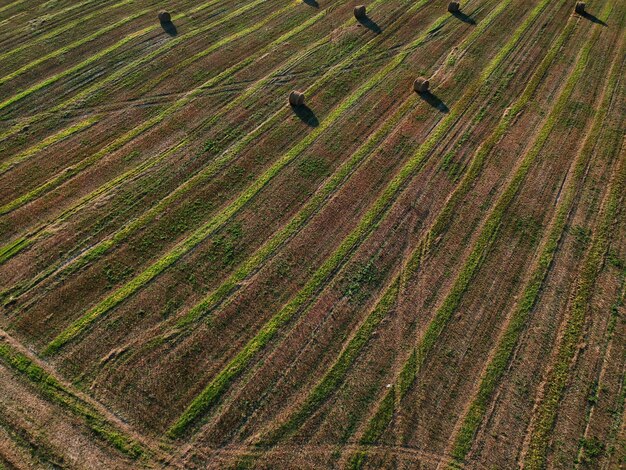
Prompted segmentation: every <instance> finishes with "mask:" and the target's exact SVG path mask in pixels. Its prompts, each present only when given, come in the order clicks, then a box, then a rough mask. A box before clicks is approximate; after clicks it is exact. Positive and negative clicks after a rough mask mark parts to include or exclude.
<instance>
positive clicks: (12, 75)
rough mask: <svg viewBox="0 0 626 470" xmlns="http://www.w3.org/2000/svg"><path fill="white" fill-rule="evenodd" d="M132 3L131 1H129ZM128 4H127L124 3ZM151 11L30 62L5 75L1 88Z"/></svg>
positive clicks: (127, 17) (130, 16)
mask: <svg viewBox="0 0 626 470" xmlns="http://www.w3.org/2000/svg"><path fill="white" fill-rule="evenodd" d="M129 1H130V0H129ZM124 3H127V2H124ZM149 11H150V10H148V9H146V10H141V11H138V12H136V13H133V14H132V15H128V16H126V17H124V18H122V19H121V20H119V21H117V22H115V23H112V24H109V25H107V26H105V27H104V28H102V29H99V30H98V31H96V32H95V33H93V34H90V35H89V36H86V37H84V38H82V39H79V40H78V41H75V42H73V43H71V44H68V45H67V46H64V47H63V48H61V49H57V50H55V51H52V52H50V53H48V54H45V55H43V56H41V57H38V58H37V59H35V60H33V61H32V62H29V63H28V64H25V65H23V66H22V67H20V68H18V69H17V70H14V71H13V72H11V73H9V74H8V75H5V76H4V77H2V78H0V86H2V85H4V84H5V83H7V82H8V81H10V80H13V79H14V78H17V77H19V76H20V75H22V74H23V73H25V72H27V71H28V70H30V69H32V68H34V67H36V66H38V65H39V64H41V63H43V62H45V61H47V60H50V59H54V58H55V57H58V56H60V55H63V54H67V53H68V52H69V51H71V50H72V49H76V48H77V47H80V46H82V45H83V44H87V43H88V42H90V41H93V40H94V39H97V38H99V37H100V36H102V35H104V34H106V33H108V32H109V31H112V30H114V29H116V28H119V27H120V26H122V25H124V24H126V23H129V22H131V21H134V20H136V19H137V18H139V17H140V16H142V15H145V14H146V13H148V12H149ZM97 13H98V15H100V14H101V13H100V12H97Z"/></svg>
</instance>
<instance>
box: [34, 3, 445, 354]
mask: <svg viewBox="0 0 626 470" xmlns="http://www.w3.org/2000/svg"><path fill="white" fill-rule="evenodd" d="M446 18H448V16H447V15H446V16H443V17H441V18H440V19H439V20H437V21H436V22H435V23H436V24H438V23H442V22H443V21H442V20H445V19H446ZM427 35H428V33H425V34H423V35H421V36H420V37H419V38H418V39H417V40H416V41H415V42H418V41H419V42H421V41H424V39H425V38H426V37H427ZM412 44H413V43H412ZM412 44H411V45H412ZM365 47H367V46H365ZM407 55H408V53H403V52H400V53H398V54H397V55H396V56H395V57H394V59H393V60H392V61H391V62H390V63H389V64H387V65H386V66H385V67H384V68H383V69H382V70H380V71H379V72H377V73H376V74H375V75H374V76H372V77H371V78H370V79H369V80H368V81H367V82H365V83H364V84H362V85H361V86H360V87H359V88H358V89H357V90H356V91H355V92H354V93H353V94H352V95H350V96H349V97H347V98H346V99H344V100H343V101H342V102H341V103H340V104H339V105H338V106H337V107H336V108H335V109H334V110H333V111H332V112H331V113H330V114H329V115H328V117H327V118H326V119H324V121H323V122H322V123H321V124H320V125H319V126H318V127H316V128H315V129H314V130H313V131H312V132H311V133H309V134H308V135H307V136H306V137H305V138H304V139H302V140H301V141H300V142H298V143H297V144H296V145H295V146H294V147H292V148H291V149H290V150H289V151H288V152H287V153H285V154H284V155H282V156H281V157H280V158H279V159H278V160H277V161H276V162H274V164H273V165H272V166H271V167H270V168H269V169H268V170H267V171H266V172H265V173H264V174H263V175H261V176H260V177H259V178H257V179H256V180H255V181H254V182H253V183H252V184H251V185H250V186H249V187H248V188H247V189H246V190H245V191H243V192H242V193H241V194H240V195H239V196H238V197H237V198H236V199H235V200H234V201H233V202H232V203H231V204H229V205H228V206H227V207H226V208H224V209H223V210H222V211H221V212H220V213H219V214H217V215H216V216H214V217H213V218H212V219H211V220H209V221H208V222H207V223H206V224H204V225H203V226H202V227H200V228H199V229H197V230H196V231H194V233H193V234H191V235H190V236H189V237H188V238H187V239H185V240H184V241H183V242H181V243H179V244H178V245H177V246H175V247H174V248H173V249H172V250H171V251H170V252H169V253H168V254H166V255H165V256H163V257H162V258H161V259H160V260H159V261H157V262H155V263H154V264H152V265H151V266H150V267H148V268H147V269H146V270H144V271H143V272H142V273H141V274H139V275H138V276H136V277H135V278H134V279H132V280H131V281H129V282H128V283H127V284H126V285H124V286H122V287H121V288H120V289H118V290H117V291H116V292H114V293H113V294H112V295H110V296H108V297H107V298H106V299H104V300H103V301H102V302H100V303H99V304H98V305H96V306H95V307H94V308H92V309H90V310H89V311H87V312H86V313H85V314H84V315H83V316H82V317H80V318H79V319H78V320H76V321H75V322H74V323H72V325H70V326H69V327H68V328H67V329H66V330H65V331H63V332H62V333H60V334H59V335H58V336H57V337H56V338H55V339H54V340H53V341H52V342H51V343H50V344H49V345H48V346H47V347H46V349H45V350H44V354H53V353H55V352H56V351H57V350H58V349H60V348H61V347H62V346H63V345H65V344H66V343H67V342H69V341H71V340H72V339H74V338H75V337H76V336H78V335H79V334H80V333H82V332H83V331H84V330H85V329H86V328H87V327H88V326H89V325H91V323H93V322H94V321H95V320H96V319H98V318H99V317H100V316H101V315H103V314H104V313H106V312H108V311H109V310H110V309H112V308H114V307H115V306H117V305H118V304H119V303H121V302H122V301H124V300H125V299H126V298H127V297H128V296H130V295H132V294H134V293H135V292H136V291H137V290H139V289H140V288H141V287H142V286H144V285H145V284H146V283H148V282H149V281H151V280H152V279H154V278H155V277H156V276H157V275H159V274H160V273H161V272H163V271H164V270H165V269H167V268H168V267H169V266H171V265H172V264H173V263H174V262H176V261H177V260H178V259H180V258H181V257H182V256H183V255H184V254H186V253H187V252H189V251H190V250H191V249H192V248H194V247H195V246H197V245H198V244H199V243H201V242H202V241H203V240H204V239H206V237H208V236H209V235H210V234H211V233H213V232H214V231H215V230H216V229H217V228H218V227H219V226H221V225H222V224H223V223H224V222H226V221H227V220H228V219H230V218H231V217H232V216H233V215H234V214H235V213H236V212H238V211H239V210H240V209H241V208H242V207H243V206H244V205H245V204H247V203H248V201H250V200H251V199H252V198H253V197H254V196H255V195H256V194H258V193H259V191H261V190H262V189H263V188H264V187H265V186H266V185H267V184H268V183H269V182H270V181H271V180H272V179H273V178H274V177H275V176H276V175H277V174H278V173H279V172H280V171H281V170H282V169H283V168H284V167H285V166H287V165H288V164H289V163H290V162H292V161H293V160H294V159H295V158H296V157H297V156H298V155H300V154H301V153H302V152H303V151H304V150H305V149H306V148H307V147H308V146H309V145H310V144H311V143H312V142H313V141H315V140H316V139H317V137H318V136H319V135H320V134H322V133H323V132H324V131H325V130H326V129H328V128H329V127H330V126H332V124H334V123H335V122H336V121H337V120H338V119H339V118H340V117H341V116H342V115H343V113H344V112H345V111H346V110H347V109H349V108H350V107H351V106H352V105H353V104H354V103H355V102H357V101H358V100H359V99H360V98H361V97H362V96H363V95H365V94H366V93H367V92H369V91H370V90H371V89H372V88H374V87H375V86H376V85H378V84H379V83H381V82H382V80H383V79H384V78H385V77H386V76H387V75H388V74H389V73H390V72H391V71H393V70H395V69H396V68H397V67H398V66H399V65H400V64H402V63H403V61H404V59H405V58H406V57H407Z"/></svg>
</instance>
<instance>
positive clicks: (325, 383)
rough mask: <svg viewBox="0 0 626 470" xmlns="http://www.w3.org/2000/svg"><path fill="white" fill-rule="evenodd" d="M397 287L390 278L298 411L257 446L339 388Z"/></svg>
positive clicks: (297, 422) (291, 427)
mask: <svg viewBox="0 0 626 470" xmlns="http://www.w3.org/2000/svg"><path fill="white" fill-rule="evenodd" d="M399 286H400V282H399V279H396V280H394V281H393V283H392V284H391V285H390V286H389V288H388V289H387V290H386V292H385V294H384V295H383V296H382V298H381V299H380V300H379V302H378V303H377V305H376V307H375V308H374V310H373V311H372V312H371V313H370V314H369V315H368V317H367V318H366V319H365V321H364V322H363V323H362V324H361V326H359V328H358V329H357V331H356V333H355V334H354V336H353V337H352V339H350V341H349V342H348V344H347V345H346V347H345V349H344V350H343V351H342V352H341V354H340V355H339V357H338V358H337V360H336V361H335V363H334V364H333V365H332V366H331V367H330V369H329V370H328V372H326V374H324V377H323V378H322V379H321V380H320V382H319V383H318V384H317V385H316V386H315V387H314V388H313V390H311V392H310V393H309V395H308V396H307V398H306V400H305V401H304V403H302V405H300V407H299V408H298V410H297V411H295V412H294V413H293V414H292V415H291V416H290V417H289V418H288V419H287V421H286V422H285V423H283V424H282V425H280V426H279V427H278V429H276V430H275V431H274V432H272V433H271V434H270V435H268V436H267V437H266V438H262V439H261V442H260V445H273V444H275V443H276V442H277V441H279V440H280V439H282V438H284V437H286V436H288V435H290V434H291V433H293V432H295V431H296V430H297V429H298V428H299V427H300V426H301V425H302V424H303V423H304V421H306V419H307V418H309V416H311V415H312V414H313V413H314V412H315V410H317V408H318V407H319V406H320V405H321V404H322V403H324V402H325V401H326V400H327V399H328V398H329V397H330V395H331V394H332V393H333V392H334V391H335V390H337V388H339V386H340V385H341V384H342V383H343V380H344V377H345V375H346V373H347V371H348V370H349V369H350V367H351V366H352V364H354V361H355V360H356V359H357V357H358V356H359V354H360V352H361V350H362V349H363V347H364V346H365V344H367V342H368V341H369V339H370V337H371V335H372V333H373V332H374V330H375V329H376V328H377V327H378V325H380V322H381V321H382V320H383V319H384V318H385V316H387V314H388V313H389V311H390V310H391V308H392V307H393V306H394V305H395V302H396V299H397V295H398V289H399Z"/></svg>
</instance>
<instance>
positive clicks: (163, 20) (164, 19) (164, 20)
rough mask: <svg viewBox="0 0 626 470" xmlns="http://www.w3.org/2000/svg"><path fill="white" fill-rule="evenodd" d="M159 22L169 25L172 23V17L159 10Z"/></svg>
mask: <svg viewBox="0 0 626 470" xmlns="http://www.w3.org/2000/svg"><path fill="white" fill-rule="evenodd" d="M159 21H160V22H161V23H169V22H170V21H172V15H170V14H169V13H168V12H167V11H165V10H161V11H160V12H159Z"/></svg>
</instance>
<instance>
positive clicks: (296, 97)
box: [289, 90, 304, 106]
mask: <svg viewBox="0 0 626 470" xmlns="http://www.w3.org/2000/svg"><path fill="white" fill-rule="evenodd" d="M289 104H290V105H291V106H302V105H303V104H304V93H302V92H301V91H295V90H294V91H292V92H291V93H289Z"/></svg>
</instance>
